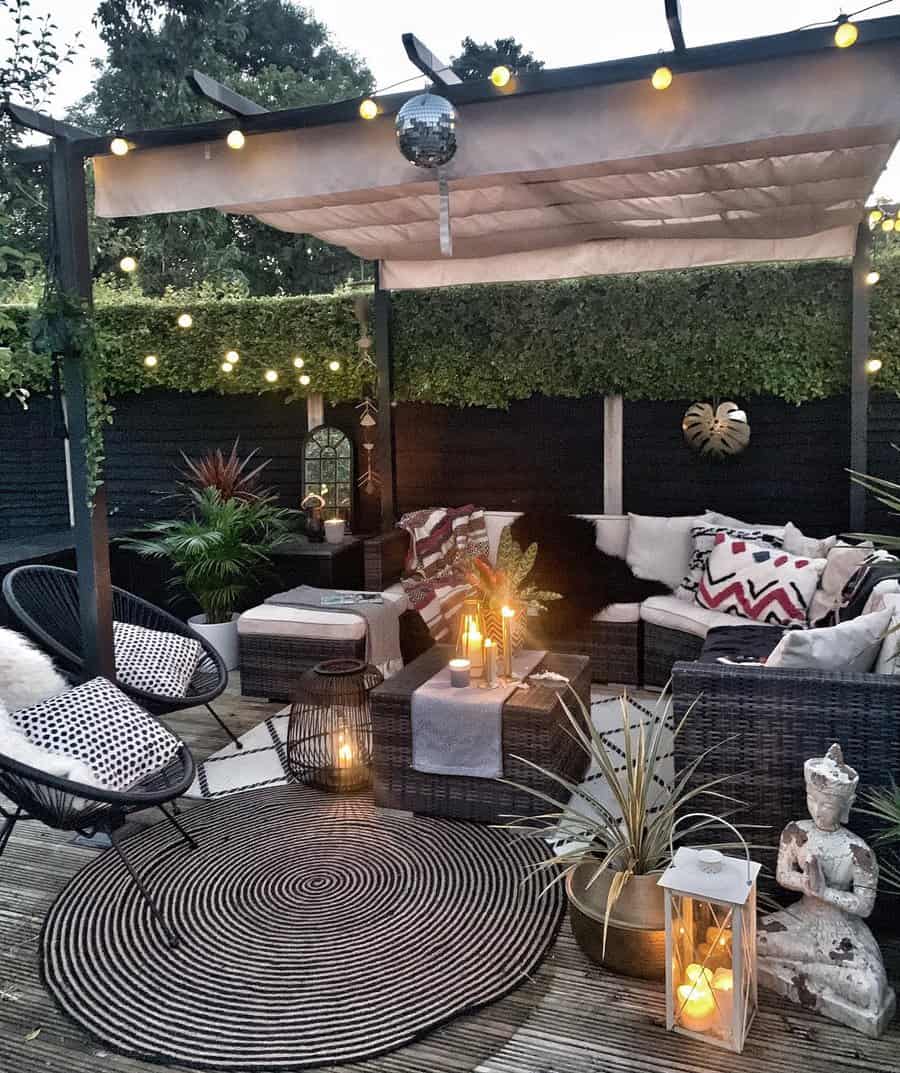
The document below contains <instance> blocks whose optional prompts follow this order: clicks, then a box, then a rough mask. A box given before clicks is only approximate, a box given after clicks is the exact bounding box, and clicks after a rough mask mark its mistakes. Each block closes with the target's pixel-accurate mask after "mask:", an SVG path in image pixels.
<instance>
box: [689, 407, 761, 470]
mask: <svg viewBox="0 0 900 1073" xmlns="http://www.w3.org/2000/svg"><path fill="white" fill-rule="evenodd" d="M681 429H682V432H684V438H685V440H686V441H687V444H688V446H689V447H692V448H693V449H694V450H695V451H698V452H699V453H700V454H701V455H711V456H713V457H714V458H726V457H728V456H729V455H737V454H740V453H741V451H743V450H744V448H745V447H746V446H747V444H748V443H749V442H750V424H749V422H748V421H747V415H746V413H744V411H743V410H742V409H741V408H740V407H739V406H738V404H737V403H736V402H722V403H719V405H718V406H715V405H714V404H713V403H709V402H695V403H694V404H693V405H692V406H689V407H688V409H687V412H686V413H685V415H684V417H683V418H682V421H681Z"/></svg>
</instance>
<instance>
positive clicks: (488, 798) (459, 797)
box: [369, 645, 591, 823]
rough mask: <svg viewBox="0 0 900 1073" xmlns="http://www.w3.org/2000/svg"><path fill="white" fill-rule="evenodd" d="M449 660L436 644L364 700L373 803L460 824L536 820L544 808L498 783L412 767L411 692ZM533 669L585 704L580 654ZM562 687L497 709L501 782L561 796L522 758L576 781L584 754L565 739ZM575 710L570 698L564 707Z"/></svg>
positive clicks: (554, 657) (517, 696)
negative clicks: (562, 681) (562, 680)
mask: <svg viewBox="0 0 900 1073" xmlns="http://www.w3.org/2000/svg"><path fill="white" fill-rule="evenodd" d="M452 656H453V649H452V648H451V647H449V646H445V645H436V646H435V647H434V648H431V649H429V650H428V651H427V652H425V653H424V654H423V655H421V656H419V658H418V659H417V660H414V661H413V662H412V663H410V664H409V665H408V666H407V667H404V668H403V670H402V671H400V673H399V674H395V675H394V676H393V677H391V678H388V679H387V680H386V681H385V682H383V683H382V684H381V685H380V686H378V687H377V688H376V689H373V690H372V692H371V694H370V696H369V703H370V705H371V709H372V761H373V764H372V768H373V781H374V791H375V804H376V805H378V806H380V807H381V808H390V809H399V810H403V811H406V812H419V813H425V814H427V815H430V816H444V817H449V818H453V819H460V820H481V821H482V822H486V823H496V822H502V819H501V817H502V816H504V815H511V814H512V815H521V816H535V815H539V814H540V813H542V812H546V811H547V810H548V806H547V805H546V803H545V802H543V801H541V800H539V799H538V798H535V797H532V796H531V795H530V794H528V793H525V792H524V791H522V790H518V789H516V788H515V787H513V786H509V785H507V784H506V783H503V782H500V781H499V780H497V779H480V778H470V777H467V776H461V775H431V774H427V773H425V772H421V771H414V770H413V767H412V724H411V719H410V713H411V709H412V694H413V692H414V691H415V690H416V689H418V687H419V686H420V685H422V684H423V683H424V682H426V681H427V680H428V679H429V678H431V677H432V676H433V675H435V674H436V673H437V672H438V671H439V670H440V669H441V668H442V667H443V666H445V665H446V663H447V661H448V660H450V659H451V658H452ZM538 670H550V671H555V672H556V673H557V674H562V675H565V676H566V678H568V679H569V684H570V685H571V687H572V688H573V689H574V690H575V692H576V693H577V694H578V696H579V697H581V699H582V700H583V701H584V703H585V704H586V705H587V706H588V707H589V706H590V690H591V684H590V663H589V660H588V659H587V657H586V656H569V655H560V654H558V653H553V652H548V653H547V655H546V657H545V659H544V661H543V662H542V663H541V665H540V667H539V668H538ZM559 692H562V693H563V695H565V693H566V692H568V689H567V687H565V686H562V687H561V688H560V686H559V685H552V686H551V685H531V686H530V687H529V688H528V689H527V690H516V692H514V693H513V694H512V696H510V697H509V699H508V700H507V701H506V702H505V704H504V705H503V769H504V771H503V773H504V778H507V779H511V780H513V781H514V782H517V783H520V784H522V785H524V786H529V787H533V788H534V789H538V790H541V791H543V792H544V793H548V794H551V795H552V796H554V797H557V798H558V797H559V794H560V792H564V791H561V788H560V787H559V786H558V785H557V784H556V783H555V782H553V781H552V780H550V779H548V778H547V777H546V776H544V775H541V774H540V772H538V771H535V770H534V769H533V768H531V767H529V766H528V765H527V764H523V763H522V762H521V761H519V760H515V759H513V758H512V755H511V754H515V755H517V756H522V757H525V758H527V759H528V760H531V761H532V762H533V763H536V764H540V765H541V766H542V767H545V768H548V769H550V770H552V771H554V772H557V773H559V774H560V775H564V776H565V777H566V778H567V779H569V780H571V781H572V782H576V783H577V782H579V781H580V780H581V778H582V777H583V776H584V773H585V771H586V770H587V766H588V756H587V754H586V753H585V752H584V750H583V749H582V748H580V746H579V745H578V744H577V743H576V742H575V741H574V740H573V739H572V737H571V735H570V734H569V733H567V729H566V728H567V727H568V726H569V721H568V717H567V716H566V713H565V712H564V711H563V708H562V705H561V704H560V701H559V696H558V693H559ZM569 708H570V710H572V711H573V712H574V711H576V710H577V708H576V707H575V699H574V697H573V698H572V704H570V705H569Z"/></svg>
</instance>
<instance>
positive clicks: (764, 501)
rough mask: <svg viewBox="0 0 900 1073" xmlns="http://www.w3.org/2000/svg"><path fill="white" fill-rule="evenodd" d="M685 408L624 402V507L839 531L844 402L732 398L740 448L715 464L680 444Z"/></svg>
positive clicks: (845, 452)
mask: <svg viewBox="0 0 900 1073" xmlns="http://www.w3.org/2000/svg"><path fill="white" fill-rule="evenodd" d="M691 401H693V400H688V399H686V400H685V401H684V402H626V403H625V412H624V426H625V429H624V477H623V482H624V496H625V509H626V510H629V511H633V512H634V513H636V514H664V515H678V514H696V513H698V512H700V511H702V510H704V509H705V508H710V509H712V510H717V511H721V512H722V513H724V514H730V515H733V516H735V517H737V518H740V519H742V520H746V521H753V522H761V523H765V522H771V523H778V522H785V521H788V520H790V521H793V522H794V523H795V524H796V525H798V526H799V527H800V528H801V529H802V530H803V531H804V532H806V533H809V534H810V535H814V536H826V535H828V534H830V533H837V532H843V531H846V528H847V524H848V517H849V515H848V511H849V492H848V489H849V478H848V477H847V474H846V472H845V467H846V466H847V465H848V458H849V450H850V447H849V444H850V419H849V400H848V399H846V398H834V399H825V400H821V401H818V402H810V403H806V404H804V405H803V406H792V405H790V404H789V403H786V402H782V401H781V400H779V399H773V398H751V399H741V400H740V401H741V403H742V404H743V405H744V408H745V409H746V411H747V416H748V418H749V420H750V429H751V439H750V445H749V447H747V449H746V451H744V453H743V454H740V455H737V456H735V457H734V458H731V459H727V460H724V461H714V460H711V459H706V458H701V457H700V455H698V454H697V453H696V452H695V451H692V450H691V449H690V448H689V447H687V445H686V444H685V442H684V439H683V437H682V433H681V419H682V416H683V415H684V411H685V410H686V409H687V407H688V406H689V405H690V403H691ZM898 413H900V411H898Z"/></svg>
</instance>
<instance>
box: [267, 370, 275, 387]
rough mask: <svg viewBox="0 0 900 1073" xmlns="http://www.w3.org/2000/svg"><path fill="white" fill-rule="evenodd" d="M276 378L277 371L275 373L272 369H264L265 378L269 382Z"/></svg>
mask: <svg viewBox="0 0 900 1073" xmlns="http://www.w3.org/2000/svg"><path fill="white" fill-rule="evenodd" d="M277 379H278V373H276V372H275V370H274V369H266V380H268V382H269V383H270V384H274V383H275V381H276V380H277Z"/></svg>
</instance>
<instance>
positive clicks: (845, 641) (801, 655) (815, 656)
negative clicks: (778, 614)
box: [766, 611, 891, 671]
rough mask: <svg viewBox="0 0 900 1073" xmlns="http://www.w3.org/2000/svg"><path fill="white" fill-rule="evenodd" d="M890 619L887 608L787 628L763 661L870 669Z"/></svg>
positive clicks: (772, 664) (829, 668)
mask: <svg viewBox="0 0 900 1073" xmlns="http://www.w3.org/2000/svg"><path fill="white" fill-rule="evenodd" d="M890 621H891V612H890V611H878V612H876V613H875V614H874V615H860V616H859V618H853V619H849V620H848V621H847V622H841V623H839V625H837V626H824V627H822V628H820V629H814V630H789V631H788V632H787V633H786V634H785V635H784V637H782V638H781V640H780V641H779V642H778V644H777V645H776V646H775V648H774V650H773V651H772V653H771V655H770V656H769V658H768V659H767V660H766V666H767V667H813V668H816V669H818V670H822V671H871V670H872V668H873V666H874V665H875V660H876V659H877V658H878V651H879V649H880V648H881V642H882V639H883V638H884V635H885V632H886V630H887V628H888V625H889V624H890Z"/></svg>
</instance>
